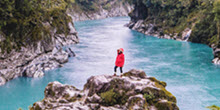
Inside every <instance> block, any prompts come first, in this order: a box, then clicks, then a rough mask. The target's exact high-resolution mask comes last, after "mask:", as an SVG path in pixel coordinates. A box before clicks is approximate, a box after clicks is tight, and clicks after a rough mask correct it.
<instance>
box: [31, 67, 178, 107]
mask: <svg viewBox="0 0 220 110" xmlns="http://www.w3.org/2000/svg"><path fill="white" fill-rule="evenodd" d="M144 74H145V73H144V72H143V71H141V70H135V69H133V70H131V71H129V72H126V73H124V75H123V77H117V76H114V77H113V76H112V75H99V76H92V77H90V78H89V79H88V80H87V83H86V84H85V85H84V89H83V90H79V89H77V88H75V87H74V86H71V85H64V84H61V83H59V82H56V81H55V82H51V83H49V84H48V85H47V87H46V88H45V92H44V95H45V97H44V99H43V100H42V101H39V102H36V103H34V104H33V106H32V107H31V109H42V110H44V109H46V108H50V109H52V110H60V109H64V110H67V109H74V110H127V109H132V110H144V109H145V110H157V109H158V110H160V109H161V107H163V108H164V109H165V110H179V108H178V106H177V105H176V98H175V97H174V96H173V95H172V94H171V93H170V92H168V91H167V90H166V89H165V85H164V84H163V82H162V81H159V80H157V79H155V78H153V77H147V76H146V74H145V75H144ZM136 90H139V91H136ZM149 95H151V97H152V98H151V97H150V98H149ZM151 100H153V103H151ZM158 105H159V106H158Z"/></svg>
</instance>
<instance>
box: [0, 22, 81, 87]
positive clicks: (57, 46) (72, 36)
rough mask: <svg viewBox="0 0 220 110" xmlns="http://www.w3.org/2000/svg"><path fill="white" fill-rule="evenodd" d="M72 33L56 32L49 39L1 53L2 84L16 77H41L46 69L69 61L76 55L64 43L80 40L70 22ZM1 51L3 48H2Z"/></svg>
mask: <svg viewBox="0 0 220 110" xmlns="http://www.w3.org/2000/svg"><path fill="white" fill-rule="evenodd" d="M69 28H70V33H69V34H68V35H67V36H66V37H65V35H64V34H55V31H54V32H52V34H53V36H52V37H51V38H52V39H50V40H49V41H47V40H46V39H45V40H41V41H39V42H37V43H36V45H35V44H33V45H30V46H28V47H21V49H20V50H19V51H17V50H15V49H13V50H12V51H11V52H10V53H6V52H5V53H4V54H0V64H1V65H0V85H4V84H5V83H6V82H7V81H9V80H12V79H14V78H16V77H21V76H25V77H41V76H43V75H44V71H47V70H50V69H54V68H57V67H61V66H62V64H63V63H66V62H67V61H68V57H71V56H75V54H74V52H73V51H72V50H71V49H70V48H67V49H65V50H63V49H62V46H64V45H70V44H74V43H77V42H78V36H77V32H76V30H75V28H74V25H73V23H69ZM0 51H1V50H0Z"/></svg>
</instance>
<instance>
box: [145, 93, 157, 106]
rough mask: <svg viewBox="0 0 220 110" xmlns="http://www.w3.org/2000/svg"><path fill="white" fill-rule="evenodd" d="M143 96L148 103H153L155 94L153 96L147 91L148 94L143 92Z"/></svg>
mask: <svg viewBox="0 0 220 110" xmlns="http://www.w3.org/2000/svg"><path fill="white" fill-rule="evenodd" d="M144 98H145V100H146V101H147V102H148V103H149V104H153V101H154V99H155V96H154V94H152V93H149V94H147V93H145V94H144Z"/></svg>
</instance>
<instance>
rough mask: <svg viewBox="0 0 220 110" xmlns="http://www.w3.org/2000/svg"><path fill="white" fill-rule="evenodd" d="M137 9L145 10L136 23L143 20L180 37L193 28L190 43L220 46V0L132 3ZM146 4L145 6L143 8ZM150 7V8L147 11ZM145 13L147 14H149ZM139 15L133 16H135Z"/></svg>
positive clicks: (137, 1)
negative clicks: (187, 29)
mask: <svg viewBox="0 0 220 110" xmlns="http://www.w3.org/2000/svg"><path fill="white" fill-rule="evenodd" d="M129 1H130V2H132V3H134V4H135V7H136V8H135V9H136V10H137V9H138V8H139V9H140V8H142V10H141V11H138V14H137V13H136V15H138V16H136V18H135V16H132V13H131V14H130V15H131V18H132V17H133V19H137V20H138V19H143V15H144V16H145V17H144V20H145V22H146V23H152V24H154V25H155V26H156V27H158V29H161V30H162V31H163V32H161V34H171V35H174V34H175V33H177V34H178V35H179V36H181V35H182V32H183V31H184V29H186V28H187V27H189V28H192V37H191V39H190V41H193V42H198V43H204V44H208V45H211V44H215V45H216V46H219V45H220V44H219V36H220V0H129ZM143 4H144V6H143ZM144 7H146V8H144ZM143 9H145V10H146V11H147V12H145V11H144V10H143ZM134 13H135V12H133V15H135V14H134Z"/></svg>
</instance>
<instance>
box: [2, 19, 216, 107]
mask: <svg viewBox="0 0 220 110" xmlns="http://www.w3.org/2000/svg"><path fill="white" fill-rule="evenodd" d="M128 22H129V18H128V17H117V18H108V19H103V20H93V21H83V22H76V23H75V26H76V29H77V31H78V34H79V38H80V43H79V44H76V45H71V46H70V47H71V48H72V49H73V50H75V53H76V55H77V56H76V57H74V58H70V59H69V62H68V63H66V64H64V67H62V68H58V69H55V70H51V71H48V72H46V75H45V76H44V77H42V78H35V79H33V78H17V79H14V80H12V81H10V82H8V83H7V84H6V85H4V86H1V87H0V110H16V109H18V108H19V107H21V108H23V109H28V106H30V105H31V104H33V103H34V102H36V101H39V100H42V99H43V97H44V88H45V87H46V85H47V84H48V83H49V82H52V81H59V82H61V83H64V84H72V85H74V86H76V87H77V88H80V89H82V88H83V85H84V84H85V83H86V81H87V78H89V77H90V76H92V75H100V74H109V75H111V74H113V67H114V61H115V58H116V50H117V49H118V48H121V47H122V48H124V50H125V58H126V61H125V67H124V71H128V70H130V69H133V68H135V69H142V70H144V71H145V72H146V74H147V75H148V76H154V77H156V78H157V79H159V80H162V81H165V82H167V85H168V86H167V90H168V91H170V92H171V93H172V94H173V95H174V96H176V98H177V104H178V106H179V108H180V110H207V109H206V108H205V107H206V106H209V105H212V104H216V105H219V104H220V66H216V65H214V64H212V63H211V60H212V59H213V54H212V49H211V48H209V47H208V46H206V45H203V44H195V43H189V42H179V41H174V40H167V39H158V38H156V37H152V36H146V35H144V34H141V33H138V32H136V31H132V30H129V29H128V28H127V27H124V24H126V23H128Z"/></svg>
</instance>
